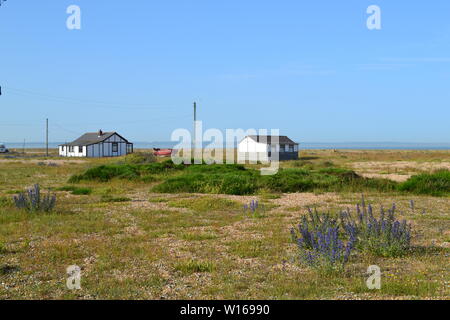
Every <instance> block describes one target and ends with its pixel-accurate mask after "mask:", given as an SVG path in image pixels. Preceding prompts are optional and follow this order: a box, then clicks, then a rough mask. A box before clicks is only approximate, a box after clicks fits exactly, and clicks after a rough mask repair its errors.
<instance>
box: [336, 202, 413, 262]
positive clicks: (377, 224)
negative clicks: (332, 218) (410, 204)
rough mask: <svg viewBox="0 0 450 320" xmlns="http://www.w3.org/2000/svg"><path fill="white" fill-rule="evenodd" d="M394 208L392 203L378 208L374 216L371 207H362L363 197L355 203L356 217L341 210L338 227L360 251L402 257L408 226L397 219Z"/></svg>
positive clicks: (406, 248) (407, 241)
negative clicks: (339, 225)
mask: <svg viewBox="0 0 450 320" xmlns="http://www.w3.org/2000/svg"><path fill="white" fill-rule="evenodd" d="M395 210H396V207H395V204H393V205H392V207H391V208H390V209H389V210H387V211H386V210H385V209H384V208H381V210H380V211H381V212H380V217H379V218H378V219H377V218H376V217H374V214H373V208H372V206H371V205H368V206H366V204H365V202H364V198H363V200H362V204H361V205H359V204H358V205H357V208H356V215H357V217H356V218H354V217H353V216H352V215H351V213H350V210H346V211H342V212H341V222H342V227H343V228H344V230H345V232H346V233H347V235H348V237H349V238H350V239H354V240H355V242H356V247H357V249H358V250H360V251H367V252H369V253H371V254H374V255H377V256H383V257H397V256H402V255H404V254H406V253H407V252H408V251H409V249H410V247H411V226H410V225H409V224H408V223H407V222H406V220H403V221H401V222H400V221H398V220H397V219H396V218H395Z"/></svg>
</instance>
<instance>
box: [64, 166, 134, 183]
mask: <svg viewBox="0 0 450 320" xmlns="http://www.w3.org/2000/svg"><path fill="white" fill-rule="evenodd" d="M113 178H121V179H128V180H133V179H137V178H139V170H138V166H136V165H129V164H124V165H118V164H115V165H102V166H98V167H95V168H91V169H88V170H86V172H84V173H83V174H80V175H74V176H72V177H71V178H70V179H69V182H70V183H77V182H80V181H83V180H85V181H90V180H94V181H101V182H108V181H110V180H112V179H113Z"/></svg>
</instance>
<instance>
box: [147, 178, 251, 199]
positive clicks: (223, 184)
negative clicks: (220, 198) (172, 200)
mask: <svg viewBox="0 0 450 320" xmlns="http://www.w3.org/2000/svg"><path fill="white" fill-rule="evenodd" d="M257 190H258V186H257V179H256V178H255V177H252V176H249V175H237V174H233V173H226V174H210V175H206V174H202V173H189V174H183V175H181V176H177V177H172V178H168V179H167V180H166V181H164V182H163V183H161V184H159V185H157V186H155V187H154V188H153V189H152V191H154V192H160V193H207V194H232V195H248V194H254V193H255V192H256V191H257Z"/></svg>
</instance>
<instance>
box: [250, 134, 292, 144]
mask: <svg viewBox="0 0 450 320" xmlns="http://www.w3.org/2000/svg"><path fill="white" fill-rule="evenodd" d="M249 138H251V139H253V140H255V141H256V142H263V143H267V144H271V143H272V139H273V138H275V139H276V138H278V143H279V144H298V143H297V142H294V141H292V140H291V139H289V138H288V137H287V136H249Z"/></svg>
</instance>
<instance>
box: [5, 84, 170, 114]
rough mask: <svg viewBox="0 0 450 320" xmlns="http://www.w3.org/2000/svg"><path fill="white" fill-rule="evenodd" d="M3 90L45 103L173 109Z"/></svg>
mask: <svg viewBox="0 0 450 320" xmlns="http://www.w3.org/2000/svg"><path fill="white" fill-rule="evenodd" d="M3 88H5V89H7V90H8V93H10V94H12V95H16V96H21V97H27V98H29V97H34V98H40V99H44V100H47V101H53V102H65V103H71V104H83V105H86V104H88V105H95V106H97V107H100V108H116V109H143V110H145V109H147V110H154V109H170V108H173V106H170V107H169V106H161V105H158V106H156V105H148V104H133V103H131V104H130V103H123V104H122V103H120V104H118V103H117V102H116V103H113V102H105V101H96V100H88V99H79V98H73V97H62V96H55V95H49V94H45V93H39V92H36V91H30V90H24V89H18V88H13V87H9V86H8V87H6V86H3Z"/></svg>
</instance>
